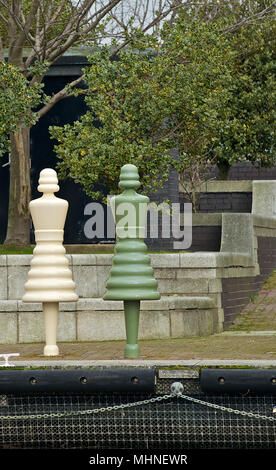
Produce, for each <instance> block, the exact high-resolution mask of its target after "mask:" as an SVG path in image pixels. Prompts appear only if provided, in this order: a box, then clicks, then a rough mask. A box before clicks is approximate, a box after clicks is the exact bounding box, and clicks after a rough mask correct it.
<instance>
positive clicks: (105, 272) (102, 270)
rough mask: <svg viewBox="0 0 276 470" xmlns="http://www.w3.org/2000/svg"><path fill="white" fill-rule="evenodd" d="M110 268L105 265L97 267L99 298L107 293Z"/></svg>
mask: <svg viewBox="0 0 276 470" xmlns="http://www.w3.org/2000/svg"><path fill="white" fill-rule="evenodd" d="M110 268H111V267H110V266H105V265H102V266H100V265H97V266H96V277H97V285H98V291H97V297H103V295H104V293H105V291H106V287H105V284H106V281H107V278H108V276H109V273H110ZM87 297H88V296H87Z"/></svg>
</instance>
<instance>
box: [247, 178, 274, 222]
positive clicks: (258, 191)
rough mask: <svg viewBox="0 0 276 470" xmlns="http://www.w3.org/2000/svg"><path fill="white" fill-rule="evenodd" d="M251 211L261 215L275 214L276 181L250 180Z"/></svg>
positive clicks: (269, 215) (270, 215)
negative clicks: (251, 194) (251, 193)
mask: <svg viewBox="0 0 276 470" xmlns="http://www.w3.org/2000/svg"><path fill="white" fill-rule="evenodd" d="M252 192H253V200H252V213H253V214H259V215H261V216H263V217H275V215H276V181H275V180H257V181H253V182H252Z"/></svg>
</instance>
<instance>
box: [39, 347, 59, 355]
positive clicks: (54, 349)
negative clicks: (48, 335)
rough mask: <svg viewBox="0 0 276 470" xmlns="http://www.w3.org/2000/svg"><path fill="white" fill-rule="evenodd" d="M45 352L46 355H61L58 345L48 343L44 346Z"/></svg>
mask: <svg viewBox="0 0 276 470" xmlns="http://www.w3.org/2000/svg"><path fill="white" fill-rule="evenodd" d="M43 353H44V356H58V355H59V349H58V346H56V345H49V344H47V345H46V346H44V350H43Z"/></svg>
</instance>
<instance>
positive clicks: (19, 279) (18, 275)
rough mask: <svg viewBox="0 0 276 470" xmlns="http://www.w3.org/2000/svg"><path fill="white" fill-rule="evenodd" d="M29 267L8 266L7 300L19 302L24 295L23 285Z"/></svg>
mask: <svg viewBox="0 0 276 470" xmlns="http://www.w3.org/2000/svg"><path fill="white" fill-rule="evenodd" d="M29 269H30V267H29V266H23V265H10V266H8V299H9V300H12V299H17V300H21V299H22V296H23V295H24V284H25V282H26V281H27V278H28V272H29Z"/></svg>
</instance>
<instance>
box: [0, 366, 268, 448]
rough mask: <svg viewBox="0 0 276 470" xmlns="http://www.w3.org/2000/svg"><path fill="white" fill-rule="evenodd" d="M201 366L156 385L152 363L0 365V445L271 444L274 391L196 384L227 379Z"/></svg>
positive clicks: (163, 445)
mask: <svg viewBox="0 0 276 470" xmlns="http://www.w3.org/2000/svg"><path fill="white" fill-rule="evenodd" d="M206 370H207V369H206ZM204 371H205V369H203V370H202V371H201V374H200V376H199V377H198V378H190V379H189V378H186V379H183V380H182V379H178V380H179V382H175V380H173V379H172V380H170V379H169V382H170V384H171V385H169V386H167V389H166V390H165V393H164V392H162V393H160V390H161V389H162V388H164V387H163V385H162V384H161V385H160V382H161V380H160V379H159V380H158V374H157V371H156V370H155V369H139V368H137V369H130V370H127V369H121V370H120V369H117V370H100V371H99V370H85V369H77V370H66V371H62V370H50V371H49V370H36V369H33V370H1V371H0V376H1V377H0V449H91V450H93V449H96V450H99V449H135V450H139V449H149V450H160V451H161V450H162V451H164V450H170V449H275V448H276V415H275V414H274V413H275V411H276V406H275V403H276V397H275V395H274V393H271V391H270V390H268V391H265V392H264V393H263V392H262V393H261V392H257V393H256V392H253V391H250V390H249V389H247V391H246V392H244V390H245V388H243V387H242V388H241V389H240V391H234V390H233V387H232V389H231V392H225V390H226V389H224V392H222V391H221V389H219V390H220V393H218V390H217V389H215V387H213V388H214V390H213V392H212V393H211V392H208V393H206V392H204V390H203V389H202V387H203V388H207V387H209V388H210V387H211V385H210V384H211V383H212V380H214V383H215V384H217V382H218V379H219V378H221V377H223V378H224V379H225V382H224V383H227V382H228V380H230V379H229V377H230V376H231V374H229V377H228V375H227V374H228V372H230V370H228V371H227V370H226V369H225V370H221V369H217V370H216V372H220V376H218V375H215V373H214V372H213V371H210V370H209V372H211V374H210V377H209V378H208V374H205V372H204ZM226 371H227V374H226ZM203 372H204V373H203ZM251 372H252V385H253V386H254V384H255V385H256V384H257V383H259V384H260V383H261V376H262V374H261V373H260V374H256V376H257V375H258V378H259V379H260V382H254V380H255V379H256V377H255V375H254V374H255V372H256V371H254V370H252V371H251ZM263 372H264V375H263V377H265V379H264V380H267V379H269V380H270V381H271V379H273V378H274V372H275V371H272V370H270V371H268V372H269V374H272V375H268V376H267V377H266V372H267V371H263ZM239 373H240V374H242V372H239ZM249 373H250V370H247V374H249ZM212 374H213V376H212ZM249 375H250V374H249ZM16 377H20V380H21V385H19V383H20V380H19V381H18V383H16V382H17V379H16ZM62 377H63V379H64V380H63V383H62ZM69 377H71V379H70V380H71V382H70V380H69ZM233 377H234V375H233V376H232V377H230V378H231V380H232V379H233V380H234V378H233ZM237 377H238V376H236V378H235V380H238V379H237ZM242 377H244V376H242V375H240V376H239V378H240V379H242ZM253 378H254V380H253ZM32 379H35V380H36V382H34V383H32ZM82 379H85V380H84V382H83V381H82ZM156 379H157V383H156ZM209 380H210V382H208V381H209ZM248 380H249V379H247V381H246V385H248V384H249V382H248ZM166 381H167V383H168V380H167V379H166ZM158 382H159V383H158ZM5 383H6V387H7V388H6V391H5V390H4V384H5ZM268 383H270V382H269V381H268ZM12 384H13V386H14V389H13V391H11V388H12ZM55 384H56V387H55ZM89 384H90V385H89ZM92 384H93V387H94V388H93V387H92ZM175 384H177V386H175ZM252 385H250V386H251V388H252ZM86 386H90V387H91V388H90V389H88V388H86ZM136 386H137V387H141V388H140V389H139V388H135V387H136ZM258 386H259V385H258ZM269 386H270V385H269ZM38 387H40V391H39V389H38ZM143 387H144V390H142V388H143ZM262 387H263V386H262ZM20 388H21V390H20ZM165 388H166V387H165ZM211 388H212V387H211ZM249 388H250V387H249ZM23 389H24V391H23ZM107 389H108V391H107ZM115 389H116V390H117V391H116V390H115ZM173 389H174V390H175V392H174V393H172V390H173ZM167 392H168V393H167ZM273 392H274V389H273Z"/></svg>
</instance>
